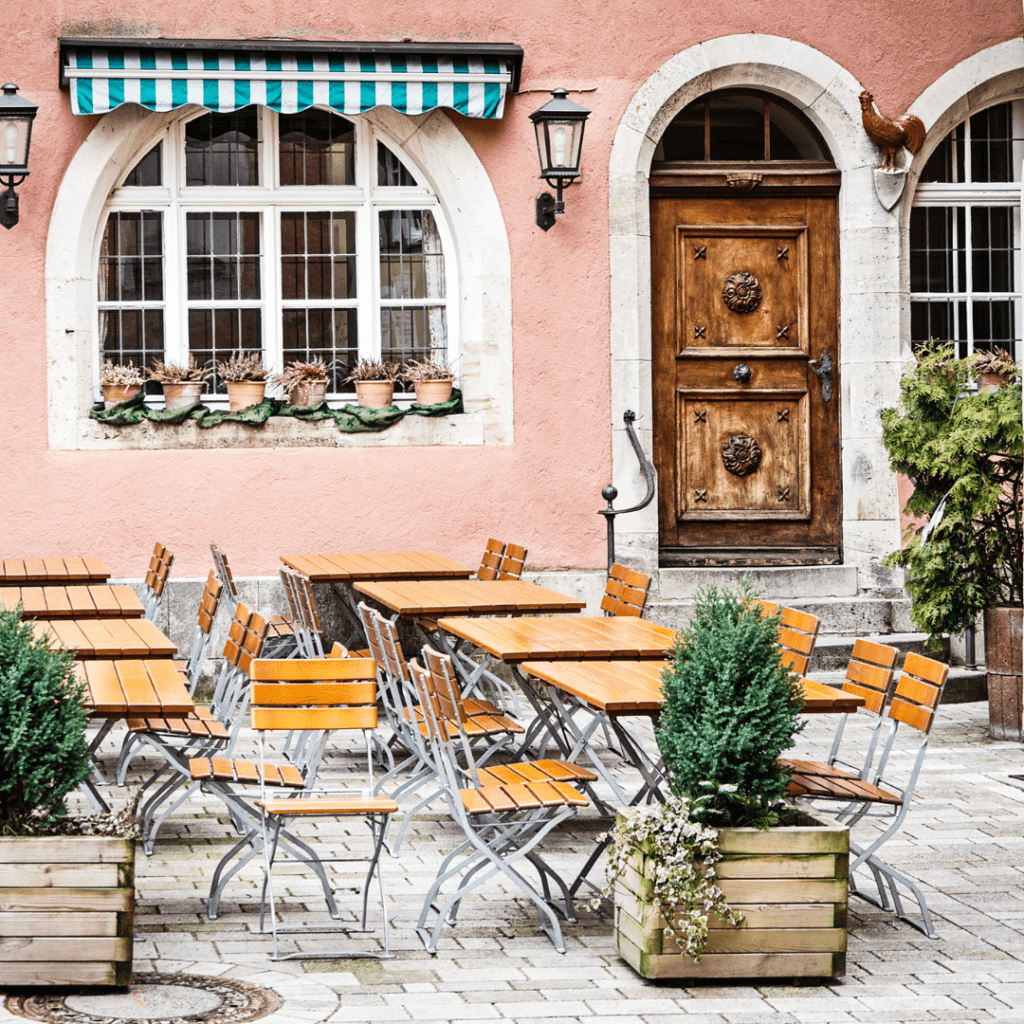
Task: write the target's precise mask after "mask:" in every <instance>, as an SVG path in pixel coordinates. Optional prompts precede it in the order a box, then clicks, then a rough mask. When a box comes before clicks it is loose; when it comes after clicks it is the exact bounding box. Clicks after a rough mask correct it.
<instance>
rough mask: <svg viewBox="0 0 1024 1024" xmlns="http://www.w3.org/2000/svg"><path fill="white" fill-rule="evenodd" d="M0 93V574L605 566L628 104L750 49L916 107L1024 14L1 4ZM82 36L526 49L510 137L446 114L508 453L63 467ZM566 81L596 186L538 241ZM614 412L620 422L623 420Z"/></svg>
mask: <svg viewBox="0 0 1024 1024" xmlns="http://www.w3.org/2000/svg"><path fill="white" fill-rule="evenodd" d="M4 14H5V17H4V32H3V42H2V43H0V56H2V59H0V76H2V78H3V80H4V81H8V80H10V81H14V82H16V83H17V84H18V85H19V86H20V88H21V92H22V93H23V94H24V95H25V96H28V97H29V98H31V99H32V100H34V101H35V102H37V103H38V104H39V106H40V111H39V116H38V118H37V120H36V126H35V129H34V134H33V146H32V160H31V165H32V175H31V177H30V178H29V180H28V181H27V182H26V183H25V185H23V186H22V187H21V189H20V190H19V192H20V196H21V218H22V219H21V223H20V224H19V225H18V226H17V227H16V228H15V229H14V230H13V231H10V232H0V369H2V380H3V381H4V385H5V386H4V392H3V397H2V398H0V557H3V556H8V555H41V554H42V555H45V554H55V553H59V552H63V553H89V554H98V555H101V556H102V557H104V558H105V559H106V560H107V562H108V564H109V566H110V567H111V569H112V570H113V571H114V572H115V574H118V575H121V574H124V575H134V576H137V575H140V572H141V568H142V566H143V565H144V564H145V562H146V559H147V558H148V554H149V551H150V550H151V548H152V544H153V542H154V540H156V539H159V540H161V541H163V542H164V543H165V544H167V545H168V546H169V547H171V548H172V549H173V550H175V551H176V553H177V555H178V561H177V564H176V568H175V572H176V574H182V575H186V574H198V573H205V571H206V569H207V567H208V565H209V554H208V551H207V549H206V544H207V542H208V541H209V540H211V539H214V540H217V542H218V543H220V544H221V545H223V546H224V547H225V548H226V549H227V550H228V551H229V552H230V554H231V556H232V562H233V566H234V568H235V571H236V572H237V573H240V574H243V575H248V574H265V573H270V572H273V571H274V569H275V568H276V566H277V556H278V554H280V553H281V552H283V551H285V550H292V551H295V550H355V549H360V548H362V549H373V548H388V547H389V548H400V547H410V546H411V547H426V546H429V547H433V548H436V549H438V550H441V551H444V552H447V553H449V554H451V555H452V556H455V557H458V558H460V559H463V560H466V561H470V562H471V561H472V560H473V559H474V558H475V557H477V556H478V554H479V552H480V550H481V548H482V544H483V541H484V540H485V539H486V537H487V536H491V535H493V536H507V537H508V538H509V539H513V540H517V541H521V542H522V543H524V544H526V545H528V547H529V548H530V559H529V561H530V564H531V565H532V566H534V567H538V566H578V567H587V566H598V565H600V564H601V563H602V561H603V558H604V535H603V528H604V523H603V520H602V519H601V518H600V517H599V516H597V515H595V514H594V513H595V511H596V509H598V508H600V507H602V505H603V502H602V501H601V499H600V489H601V487H602V486H603V485H604V484H605V483H607V482H608V481H609V480H610V478H611V454H610V424H611V420H612V416H613V410H612V409H611V407H610V388H609V354H608V352H609V348H608V346H609V339H608V334H609V309H608V305H609V291H608V226H607V225H608V215H607V180H606V179H607V168H608V160H609V153H610V148H611V144H612V139H613V136H614V132H615V129H616V127H617V125H618V124H619V121H620V120H621V118H622V116H623V113H624V110H625V107H626V104H627V102H628V101H629V99H630V97H631V96H632V95H633V94H634V93H635V92H636V90H637V88H638V87H639V86H640V85H641V84H642V83H643V82H644V81H645V80H646V79H647V78H648V77H649V76H650V75H651V74H652V73H653V72H654V71H655V70H656V69H657V68H658V67H659V66H660V65H661V64H663V63H664V62H665V61H666V60H667V59H668V58H669V57H671V56H672V55H673V54H675V53H677V52H679V51H681V50H684V49H685V48H687V47H688V46H692V45H694V44H695V43H698V42H700V41H702V40H707V39H710V38H713V37H716V36H721V35H729V34H732V33H740V32H763V33H770V34H773V35H777V36H787V37H790V38H793V39H796V40H798V41H800V42H803V43H806V44H808V45H811V46H814V47H816V48H817V49H819V50H821V51H823V52H824V53H825V54H827V55H828V56H829V57H831V58H832V59H834V60H835V61H837V62H838V63H839V64H841V65H843V66H844V67H845V68H846V69H847V70H849V71H850V72H851V73H852V74H853V75H854V77H855V78H857V79H858V80H859V81H860V82H861V83H863V85H864V86H865V87H867V88H870V89H871V90H872V91H873V92H874V93H875V96H876V98H877V100H878V103H879V106H880V108H881V109H882V111H883V112H885V113H888V114H896V113H900V112H902V111H903V110H904V109H906V107H907V106H908V105H909V104H910V103H911V102H912V101H913V99H914V98H915V97H916V96H918V95H919V94H920V93H921V91H922V90H924V89H925V88H926V87H927V86H928V85H930V84H931V83H932V82H933V81H934V80H935V79H936V78H938V77H939V76H940V75H941V74H943V73H944V72H945V71H946V70H948V69H949V68H950V67H951V66H953V65H954V64H956V63H957V62H958V61H960V60H963V59H964V58H966V57H968V56H970V55H971V54H973V53H976V52H978V51H979V50H982V49H984V48H985V47H987V46H991V45H993V44H995V43H998V42H1000V41H1003V40H1006V39H1009V38H1012V37H1013V36H1015V35H1019V34H1020V33H1021V30H1022V21H1021V5H1020V3H1019V0H984V2H982V0H968V2H967V3H966V4H965V3H964V0H929V2H928V3H925V2H923V0H905V2H902V3H895V2H893V0H860V2H858V3H855V4H854V3H839V4H830V5H825V4H821V3H819V2H818V0H735V2H733V3H730V4H728V5H722V4H706V3H696V2H690V3H679V2H678V0H644V2H642V3H641V2H636V0H601V2H598V0H568V2H564V3H560V4H554V5H552V4H550V3H536V2H533V0H520V2H519V3H517V4H506V5H495V4H494V3H493V2H492V0H434V2H433V3H431V4H425V3H410V2H407V0H349V2H347V3H345V4H338V3H335V2H330V3H328V2H325V0H303V2H301V3H299V2H297V0H278V2H276V3H273V4H271V3H266V2H255V0H236V2H234V3H231V4H218V5H214V4H210V3H200V2H196V0H177V2H169V0H159V2H155V3H150V4H135V3H110V2H98V0H54V2H52V3H45V4H40V3H39V2H38V0H8V3H7V5H6V6H5V8H4ZM77 35H102V36H108V35H125V36H133V35H145V36H161V35H163V36H169V37H208V38H230V37H239V38H245V37H251V38H254V37H261V36H266V37H296V38H310V39H346V38H347V39H395V40H400V39H403V38H406V37H409V38H412V39H416V40H431V39H442V40H474V39H476V40H486V41H501V42H506V41H512V42H516V43H519V44H520V45H521V46H523V48H524V50H525V52H526V59H525V64H524V68H523V81H522V88H523V90H535V91H534V92H527V93H526V94H525V95H520V96H512V97H511V98H510V101H509V102H508V104H507V107H506V113H505V117H504V120H503V121H501V122H500V123H485V122H474V121H469V120H465V119H459V118H456V119H457V121H458V123H459V127H460V128H461V129H462V131H463V132H464V134H465V136H466V138H467V139H468V140H469V142H470V143H471V145H472V146H473V147H474V149H475V150H476V152H477V153H478V154H479V157H480V159H481V161H482V163H483V164H484V166H485V168H486V170H487V172H488V174H489V175H490V178H491V180H492V182H493V185H494V189H495V192H496V194H497V196H498V199H499V202H500V204H501V208H502V212H503V215H504V218H505V223H506V226H507V230H508V238H509V245H510V250H511V262H512V300H513V324H512V328H513V339H514V352H513V358H514V366H515V410H514V414H515V443H514V444H513V445H512V446H509V447H488V448H457V447H444V448H426V449H425V448H410V449H398V448H389V449H373V448H369V449H358V450H345V449H341V450H338V449H291V450H288V449H277V450H219V451H153V452H147V451H133V452H69V451H51V450H50V449H49V448H48V443H47V422H46V410H47V395H46V344H45V315H44V282H43V265H44V255H45V248H46V232H47V230H48V225H49V219H50V209H51V207H52V204H53V200H54V196H55V194H56V192H57V189H58V187H59V185H60V181H61V178H62V176H63V174H64V172H65V169H66V168H67V165H68V163H69V161H70V160H71V158H72V157H73V155H74V153H75V151H76V149H77V147H78V146H79V145H80V143H81V141H82V140H83V139H84V138H85V136H86V135H87V134H88V132H89V131H90V129H91V128H92V127H93V125H94V123H95V119H93V118H75V117H73V116H72V114H71V112H70V104H69V100H68V96H67V94H66V92H61V91H60V90H59V89H58V86H57V81H58V67H57V39H58V37H59V36H77ZM556 85H564V86H565V87H567V88H569V89H571V90H586V91H585V92H584V93H583V95H582V96H578V97H576V98H578V99H580V100H581V101H582V102H583V103H585V104H586V105H587V106H589V107H591V108H592V110H593V114H592V116H591V118H590V121H589V123H588V127H587V138H586V145H585V153H584V174H585V179H584V184H583V186H582V187H580V188H576V189H573V190H572V191H571V192H570V193H569V194H568V196H567V201H568V207H569V213H568V214H567V216H565V217H563V218H559V222H558V224H557V226H556V228H555V229H554V230H552V231H551V232H549V233H547V234H545V233H543V232H542V231H540V230H539V229H538V228H536V227H535V226H534V224H533V198H534V197H535V196H536V195H537V193H538V192H539V191H540V189H541V186H540V183H539V182H538V181H537V179H536V174H537V168H536V151H535V147H534V144H533V139H532V129H531V125H530V122H529V121H528V120H527V116H526V115H527V114H529V113H530V111H532V110H533V109H535V108H536V107H537V106H539V105H540V104H541V103H542V102H543V101H544V97H543V96H542V95H540V92H541V91H543V90H547V89H550V88H552V87H553V86H556ZM620 414H621V410H614V415H615V416H616V418H617V417H618V416H619V415H620Z"/></svg>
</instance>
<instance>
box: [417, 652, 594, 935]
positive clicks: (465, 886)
mask: <svg viewBox="0 0 1024 1024" xmlns="http://www.w3.org/2000/svg"><path fill="white" fill-rule="evenodd" d="M424 654H425V655H426V657H427V659H428V666H429V667H428V669H424V668H422V667H421V666H420V665H418V664H417V663H416V662H415V661H413V662H411V663H410V669H411V672H412V675H413V678H414V679H415V681H416V686H417V689H418V692H419V698H420V705H421V706H422V708H423V709H424V712H425V714H424V722H425V724H426V727H427V736H428V740H429V742H430V744H431V747H432V749H433V752H434V759H435V762H436V763H437V765H438V767H439V769H440V772H441V778H442V782H443V787H442V788H443V791H444V796H445V800H446V802H447V805H448V810H449V812H450V814H451V816H452V818H453V820H454V821H455V822H456V823H457V824H458V825H459V827H460V828H461V829H462V833H463V836H464V839H463V841H462V842H461V843H459V844H458V845H457V846H456V847H455V849H453V850H452V851H451V852H449V853H448V854H447V855H446V856H445V858H444V860H443V861H442V862H441V866H440V867H439V868H438V872H437V876H436V878H435V879H434V882H433V883H432V885H431V886H430V889H429V890H428V891H427V894H426V898H425V899H424V901H423V908H422V910H421V911H420V916H419V920H418V922H417V926H416V931H417V934H418V935H419V936H420V938H421V940H422V941H423V944H424V946H425V948H426V949H427V952H429V953H435V952H437V940H438V937H439V936H440V932H441V929H442V927H443V926H444V925H445V924H452V925H454V924H455V922H456V916H457V914H458V910H459V906H460V904H461V903H462V900H463V899H464V898H465V897H466V896H467V895H468V894H469V893H470V892H472V891H473V890H474V889H477V888H479V887H480V886H481V885H483V884H484V883H485V882H487V881H489V880H490V879H492V878H494V877H495V876H497V875H499V874H500V875H502V876H504V877H505V878H506V879H507V880H508V881H510V882H512V883H513V885H515V886H516V887H517V888H518V889H519V890H520V891H521V892H522V893H523V894H524V895H525V896H526V897H527V898H528V899H529V900H530V901H531V902H532V903H533V905H534V907H535V908H536V910H537V920H538V924H539V926H540V928H541V929H542V930H543V931H544V933H545V934H546V935H547V936H548V937H549V938H550V939H551V942H552V944H553V945H554V947H555V949H556V950H557V951H558V952H560V953H564V952H565V942H564V940H563V938H562V931H561V928H560V926H559V923H558V919H557V918H556V917H555V914H554V912H553V910H552V906H554V907H555V908H556V909H558V910H559V912H560V913H562V914H563V915H564V916H565V919H566V920H567V921H569V922H574V921H575V920H576V919H575V917H574V916H573V909H572V899H571V897H570V894H569V890H568V888H567V886H566V885H565V883H564V882H563V880H562V879H561V878H560V877H559V875H558V874H557V873H556V872H555V871H554V870H553V869H552V868H551V866H550V865H549V864H548V863H547V862H546V861H544V860H543V859H542V858H541V856H540V854H539V853H538V850H537V848H538V846H539V845H540V843H541V841H542V840H543V839H544V838H545V836H547V835H548V833H550V832H551V831H552V830H553V829H554V828H556V827H557V826H558V825H560V824H561V823H562V822H564V821H567V820H568V819H569V818H571V817H572V816H573V815H574V814H575V812H576V808H577V807H585V806H586V805H587V803H588V801H587V798H586V797H585V796H583V794H582V793H580V792H579V790H577V789H576V788H575V787H574V786H573V785H572V784H571V783H570V782H568V781H560V780H558V779H554V778H550V777H548V778H543V777H542V778H538V776H537V775H536V774H534V773H535V772H536V771H539V767H538V764H537V763H534V764H528V765H524V766H522V767H520V766H517V765H507V766H502V767H501V768H494V769H480V768H479V767H478V766H477V764H476V763H475V760H474V758H473V752H472V749H471V747H470V744H469V742H468V738H467V735H466V731H465V724H466V723H465V720H464V719H463V718H462V717H461V716H460V714H459V713H458V710H457V707H458V696H457V693H456V691H455V689H454V688H453V686H452V680H453V679H454V672H452V671H451V664H450V659H448V658H447V656H446V655H440V654H438V653H437V652H436V651H430V649H429V648H424ZM446 661H447V662H448V666H447V667H448V671H443V670H441V671H439V670H438V669H439V668H440V667H441V666H442V665H443V664H444V662H446ZM456 748H458V754H457V751H456ZM460 756H461V759H463V761H464V764H465V767H464V768H463V767H462V766H461V765H460V763H459V757H460ZM581 771H582V770H581ZM585 774H586V775H590V773H585ZM467 782H468V784H467ZM524 861H526V862H528V863H530V864H531V865H532V866H533V868H534V869H535V870H536V871H537V873H538V876H539V881H540V886H541V891H538V890H537V888H535V887H534V886H533V885H532V884H531V883H530V882H529V881H527V879H526V878H524V877H523V875H522V874H520V872H519V870H518V869H519V867H521V866H522V863H523V862H524ZM459 875H461V876H462V877H461V880H460V881H459V882H458V884H457V885H456V888H455V890H454V892H452V893H451V895H449V896H448V898H447V899H446V900H445V901H444V902H443V903H439V902H438V900H439V893H440V891H441V888H442V886H444V885H445V883H446V882H448V881H449V880H451V879H453V878H455V877H456V876H459ZM552 884H554V885H555V886H556V887H557V888H558V890H559V891H560V892H561V894H562V899H561V905H559V904H557V903H554V902H553V901H552V900H551V885H552ZM432 912H434V913H436V915H437V917H436V923H435V924H434V927H433V930H430V929H429V928H428V926H427V919H428V917H429V916H430V914H431V913H432Z"/></svg>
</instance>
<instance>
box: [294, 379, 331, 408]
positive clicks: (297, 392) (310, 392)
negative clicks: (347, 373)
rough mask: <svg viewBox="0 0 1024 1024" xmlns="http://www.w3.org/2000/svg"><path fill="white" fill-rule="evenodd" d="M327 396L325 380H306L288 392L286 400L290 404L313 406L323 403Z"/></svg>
mask: <svg viewBox="0 0 1024 1024" xmlns="http://www.w3.org/2000/svg"><path fill="white" fill-rule="evenodd" d="M326 398H327V381H325V380H306V381H303V382H302V383H301V384H296V385H295V387H293V388H292V389H291V391H289V392H288V402H289V403H290V404H291V405H298V406H305V407H315V406H318V405H323V404H324V400H325V399H326Z"/></svg>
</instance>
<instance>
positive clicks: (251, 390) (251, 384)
mask: <svg viewBox="0 0 1024 1024" xmlns="http://www.w3.org/2000/svg"><path fill="white" fill-rule="evenodd" d="M227 383H228V409H229V410H230V411H231V412H240V411H241V410H242V409H248V408H249V406H251V405H259V404H260V402H262V401H263V396H264V394H266V390H267V382H266V381H265V380H234V381H228V382H227Z"/></svg>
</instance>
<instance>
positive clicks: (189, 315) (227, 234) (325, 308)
mask: <svg viewBox="0 0 1024 1024" xmlns="http://www.w3.org/2000/svg"><path fill="white" fill-rule="evenodd" d="M452 248H453V247H452V246H451V245H450V244H449V242H448V235H447V227H446V225H445V223H444V220H443V217H442V215H441V211H440V208H439V204H438V201H437V198H436V197H435V195H434V194H433V192H432V190H431V189H430V188H429V187H428V186H427V185H426V184H425V181H424V179H423V177H422V175H421V174H420V173H418V171H417V170H416V168H414V167H412V166H411V165H410V163H409V161H408V160H407V158H405V157H403V156H401V155H399V153H398V152H397V151H396V150H395V149H394V148H393V147H392V144H391V143H390V142H389V141H386V140H385V139H384V138H383V137H380V136H379V135H378V132H377V129H376V128H375V126H374V125H373V123H372V122H370V121H368V120H367V119H364V118H357V119H352V120H349V119H347V118H344V117H341V116H339V115H337V114H335V113H332V112H330V111H324V110H317V109H308V110H306V111H304V112H302V113H298V114H278V113H276V112H274V111H272V110H270V109H268V108H265V107H257V106H250V107H245V108H243V109H241V110H238V111H236V112H234V113H209V112H201V113H198V114H197V115H196V114H193V115H191V116H186V117H184V118H181V119H179V120H177V121H175V122H173V123H172V124H171V125H170V126H169V127H168V128H167V129H166V130H165V132H164V134H163V135H162V137H161V139H160V140H159V141H158V142H157V143H156V144H155V145H152V143H150V145H149V147H148V149H147V151H146V152H144V153H140V154H139V158H138V160H137V161H136V162H135V163H134V165H133V166H131V168H130V169H129V170H128V172H127V174H126V175H125V176H124V178H123V180H122V182H121V183H120V185H119V186H118V187H116V188H115V189H114V190H113V191H112V192H111V194H110V197H109V199H108V201H107V209H106V220H105V225H104V228H103V230H102V232H101V237H100V241H99V251H98V254H97V261H98V262H97V275H96V280H97V293H96V298H97V303H96V312H97V324H96V326H97V331H96V338H97V339H98V343H97V350H98V351H97V356H98V362H97V366H98V365H100V364H102V361H103V360H105V359H113V360H114V361H116V362H126V361H128V360H131V361H133V362H135V363H136V364H151V363H152V361H153V360H154V359H162V360H164V361H168V362H175V363H183V362H187V361H188V358H189V356H190V355H194V356H195V357H196V358H197V359H198V360H199V361H200V362H201V363H206V364H208V365H209V366H211V367H212V366H213V365H214V364H215V361H216V360H218V359H223V358H225V357H227V356H228V355H230V353H231V352H232V351H234V350H237V349H246V350H256V351H262V352H263V355H264V359H265V361H266V362H267V363H268V364H269V365H270V366H271V367H272V368H274V369H281V368H282V367H283V365H284V363H286V362H288V361H290V360H293V359H303V360H308V359H313V358H317V357H319V358H322V359H324V360H325V361H326V362H327V363H328V364H329V365H330V366H331V371H332V375H331V383H330V385H329V389H328V390H329V394H333V395H334V396H336V397H337V396H339V395H340V394H342V393H345V392H351V390H352V385H351V384H345V383H344V380H345V378H346V377H347V376H348V374H349V372H350V370H351V368H352V366H353V365H354V364H355V362H356V361H357V360H358V359H360V358H367V357H379V358H383V359H386V360H391V361H395V362H406V361H408V360H410V359H420V360H422V359H428V358H430V357H431V356H434V355H438V356H445V357H447V358H449V359H450V358H453V357H454V356H455V355H456V353H455V352H453V351H452V349H453V347H454V346H453V344H452V339H453V338H454V336H455V327H456V325H455V324H454V322H453V321H454V319H455V306H454V304H449V301H448V296H449V295H450V294H457V290H456V289H455V288H454V287H453V286H452V285H450V284H449V280H450V278H451V277H452V274H453V271H454V268H453V266H452V265H451V263H450V262H448V263H447V264H446V253H450V252H451V251H452ZM97 372H98V370H97ZM152 386H153V385H151V387H152ZM214 389H215V390H214V395H218V394H220V393H223V392H224V390H225V389H224V386H223V384H222V383H221V382H219V381H215V382H214Z"/></svg>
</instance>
